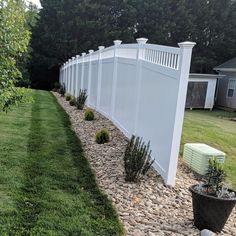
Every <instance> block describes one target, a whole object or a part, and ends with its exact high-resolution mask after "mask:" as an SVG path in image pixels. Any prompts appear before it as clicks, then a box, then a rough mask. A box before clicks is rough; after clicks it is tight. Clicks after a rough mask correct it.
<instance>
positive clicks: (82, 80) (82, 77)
mask: <svg viewBox="0 0 236 236" xmlns="http://www.w3.org/2000/svg"><path fill="white" fill-rule="evenodd" d="M85 55H86V53H85V52H83V53H82V67H81V89H84V57H85Z"/></svg>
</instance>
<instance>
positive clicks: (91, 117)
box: [84, 109, 94, 121]
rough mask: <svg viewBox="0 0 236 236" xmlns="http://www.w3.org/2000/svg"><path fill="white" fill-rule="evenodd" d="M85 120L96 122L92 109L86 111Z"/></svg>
mask: <svg viewBox="0 0 236 236" xmlns="http://www.w3.org/2000/svg"><path fill="white" fill-rule="evenodd" d="M84 119H85V120H88V121H90V120H94V113H93V111H92V110H91V109H86V111H85V113H84Z"/></svg>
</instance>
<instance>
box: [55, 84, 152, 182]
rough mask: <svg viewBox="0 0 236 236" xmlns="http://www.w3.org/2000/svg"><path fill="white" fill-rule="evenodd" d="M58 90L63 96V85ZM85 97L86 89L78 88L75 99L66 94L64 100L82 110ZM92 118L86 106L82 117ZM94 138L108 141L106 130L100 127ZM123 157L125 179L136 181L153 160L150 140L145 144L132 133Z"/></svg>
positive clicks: (99, 140) (92, 114) (101, 141)
mask: <svg viewBox="0 0 236 236" xmlns="http://www.w3.org/2000/svg"><path fill="white" fill-rule="evenodd" d="M58 92H59V93H60V94H61V95H62V96H65V86H64V85H63V86H61V87H60V89H59V90H58ZM87 97H88V96H87V91H86V90H80V93H79V96H78V98H77V99H76V98H75V97H72V96H70V95H67V96H66V101H69V103H70V105H71V106H76V107H77V108H78V109H79V110H83V108H84V105H85V102H86V99H87ZM94 118H95V116H94V113H93V111H92V110H91V109H89V108H87V109H86V110H85V112H84V119H85V120H86V121H93V120H94ZM95 140H96V143H98V144H104V143H108V142H109V141H110V134H109V132H108V130H107V129H102V130H100V131H98V132H97V133H96V136H95ZM123 159H124V168H125V180H126V181H129V182H137V181H138V180H139V179H140V178H141V177H142V176H143V175H145V174H146V173H147V171H148V170H149V169H150V167H151V166H152V164H153V161H154V160H152V158H151V150H150V142H148V144H146V143H145V142H144V141H143V140H142V138H140V137H136V136H134V135H133V136H132V137H131V139H130V140H129V142H128V144H127V147H126V150H125V154H124V157H123Z"/></svg>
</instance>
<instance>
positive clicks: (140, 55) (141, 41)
mask: <svg viewBox="0 0 236 236" xmlns="http://www.w3.org/2000/svg"><path fill="white" fill-rule="evenodd" d="M136 41H137V43H138V48H137V55H136V79H137V88H136V98H137V102H136V107H135V117H134V135H136V133H137V127H138V115H139V104H140V96H141V94H140V93H141V82H142V59H143V58H144V53H145V51H144V45H145V44H146V43H147V41H148V39H147V38H138V39H136Z"/></svg>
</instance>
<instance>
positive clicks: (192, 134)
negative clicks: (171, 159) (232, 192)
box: [181, 110, 236, 189]
mask: <svg viewBox="0 0 236 236" xmlns="http://www.w3.org/2000/svg"><path fill="white" fill-rule="evenodd" d="M232 117H236V113H235V112H225V111H219V110H215V111H214V110H213V111H202V110H193V111H186V112H185V119H184V128H183V134H182V141H181V155H182V153H183V145H184V144H185V143H191V142H201V143H206V144H208V145H210V146H213V147H215V148H217V149H219V150H221V151H223V152H225V153H226V155H227V156H226V162H225V170H226V173H227V175H228V180H229V181H230V182H231V183H232V184H233V187H234V188H235V189H236V122H234V121H230V118H232Z"/></svg>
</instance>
